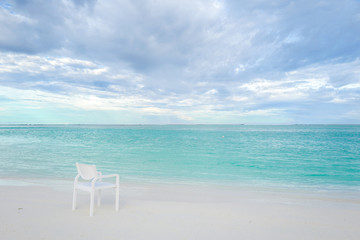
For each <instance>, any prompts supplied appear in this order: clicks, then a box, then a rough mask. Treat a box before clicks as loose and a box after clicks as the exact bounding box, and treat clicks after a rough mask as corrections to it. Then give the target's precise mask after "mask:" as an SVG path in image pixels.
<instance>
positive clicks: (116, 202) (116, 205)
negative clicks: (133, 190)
mask: <svg viewBox="0 0 360 240" xmlns="http://www.w3.org/2000/svg"><path fill="white" fill-rule="evenodd" d="M119 192H120V189H119V186H117V187H116V190H115V210H116V211H119Z"/></svg>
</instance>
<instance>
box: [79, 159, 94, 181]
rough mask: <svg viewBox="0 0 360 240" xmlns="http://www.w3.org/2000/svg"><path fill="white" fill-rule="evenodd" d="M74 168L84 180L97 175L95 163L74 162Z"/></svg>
mask: <svg viewBox="0 0 360 240" xmlns="http://www.w3.org/2000/svg"><path fill="white" fill-rule="evenodd" d="M76 168H77V170H78V173H79V175H80V176H81V177H82V178H83V179H85V180H90V179H93V178H94V177H96V176H97V175H98V173H97V171H96V166H95V165H88V164H81V163H76Z"/></svg>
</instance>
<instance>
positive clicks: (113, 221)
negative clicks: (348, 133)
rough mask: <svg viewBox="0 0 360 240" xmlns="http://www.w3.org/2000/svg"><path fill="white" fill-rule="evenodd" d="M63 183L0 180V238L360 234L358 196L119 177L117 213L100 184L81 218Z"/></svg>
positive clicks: (81, 205) (82, 206)
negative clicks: (97, 202) (96, 200)
mask: <svg viewBox="0 0 360 240" xmlns="http://www.w3.org/2000/svg"><path fill="white" fill-rule="evenodd" d="M71 188H72V182H68V185H66V184H65V185H64V186H62V187H61V188H56V189H52V188H48V187H44V186H0V190H1V195H0V203H1V204H0V208H1V210H0V212H1V214H0V238H1V239H6V240H15V239H16V240H17V239H29V240H30V239H36V240H38V239H52V240H56V239H68V240H71V239H87V240H91V239H117V240H119V239H157V240H158V239H172V240H176V239H207V240H208V239H277V240H279V239H307V240H309V239H317V240H318V239H327V240H330V239H360V228H359V223H360V198H358V197H359V194H335V193H314V192H304V191H303V192H298V191H292V190H286V191H285V190H269V189H247V188H240V187H238V188H234V187H219V186H188V185H169V184H164V185H159V184H157V185H156V184H138V183H136V184H135V183H127V184H123V185H122V186H121V194H120V210H119V211H118V212H116V211H115V210H114V193H113V191H111V190H108V191H103V201H102V206H101V207H95V213H94V216H93V217H89V194H88V193H86V192H83V193H81V192H80V193H79V197H78V208H77V210H76V211H72V210H71V201H72V189H71ZM356 195H357V196H356Z"/></svg>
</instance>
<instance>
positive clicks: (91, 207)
mask: <svg viewBox="0 0 360 240" xmlns="http://www.w3.org/2000/svg"><path fill="white" fill-rule="evenodd" d="M94 195H95V193H94V191H92V192H90V216H91V217H92V216H94Z"/></svg>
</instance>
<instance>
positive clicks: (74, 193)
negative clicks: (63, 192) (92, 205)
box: [72, 188, 77, 211]
mask: <svg viewBox="0 0 360 240" xmlns="http://www.w3.org/2000/svg"><path fill="white" fill-rule="evenodd" d="M76 195H77V190H76V188H74V192H73V204H72V210H73V211H74V210H75V209H76Z"/></svg>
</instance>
